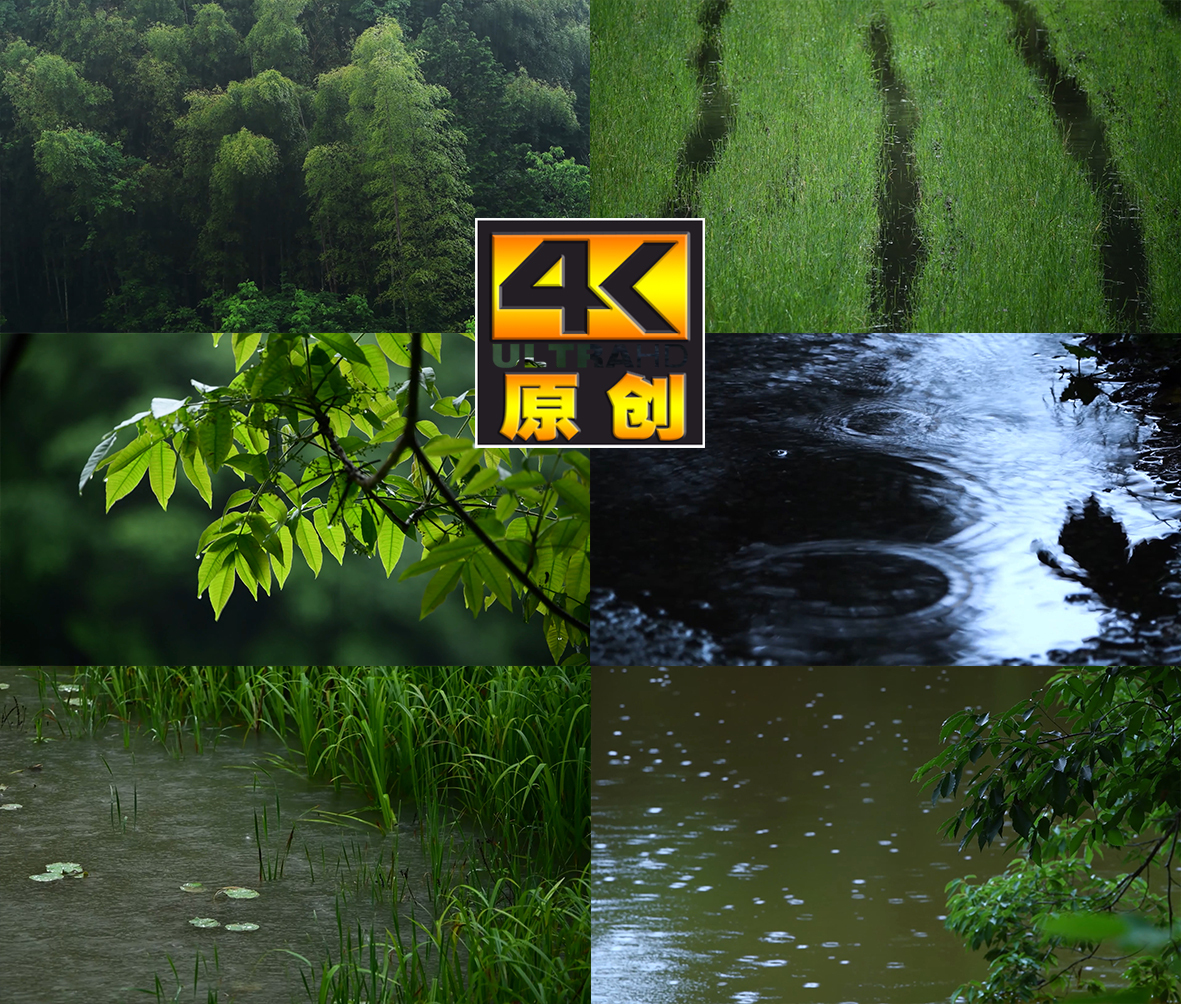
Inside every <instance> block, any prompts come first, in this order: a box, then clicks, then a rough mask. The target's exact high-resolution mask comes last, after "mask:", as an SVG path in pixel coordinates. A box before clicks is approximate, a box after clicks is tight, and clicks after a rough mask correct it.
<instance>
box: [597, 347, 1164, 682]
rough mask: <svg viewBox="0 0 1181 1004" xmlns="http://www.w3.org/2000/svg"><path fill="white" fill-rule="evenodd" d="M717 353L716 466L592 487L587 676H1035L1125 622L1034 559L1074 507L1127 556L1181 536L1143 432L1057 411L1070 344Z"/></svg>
mask: <svg viewBox="0 0 1181 1004" xmlns="http://www.w3.org/2000/svg"><path fill="white" fill-rule="evenodd" d="M707 351H708V353H709V360H708V364H707V366H708V372H709V374H710V381H709V387H708V389H707V397H706V400H707V438H706V448H705V450H704V451H689V450H685V451H668V452H659V451H651V452H649V453H643V454H640V453H639V452H638V451H637V452H631V453H627V452H623V451H620V452H619V453H617V454H611V455H610V458H611V459H610V462H609V463H603V464H601V465H596V466H597V470H596V486H595V496H594V501H593V505H594V513H593V518H594V521H595V527H596V537H595V584H596V587H597V588H596V593H595V612H594V614H595V616H594V620H593V624H592V644H591V660H592V663H595V664H599V665H603V664H628V663H635V664H648V665H655V664H661V663H664V664H678V663H685V662H733V661H756V662H767V663H771V664H778V665H802V664H809V663H814V664H820V665H848V664H863V663H865V664H882V665H904V664H925V665H947V664H953V663H965V664H970V665H995V664H997V663H1000V662H1004V661H1006V660H1013V661H1031V662H1036V663H1044V662H1046V661H1047V653H1051V652H1066V651H1071V650H1074V649H1076V648H1077V647H1079V646H1081V645H1082V644H1083V643H1084V642H1085V640H1086V639H1088V638H1091V637H1093V636H1096V635H1097V634H1099V633H1100V631H1101V629H1104V628H1105V626H1109V625H1110V623H1111V620H1112V618H1113V617H1114V616H1115V615H1113V614H1111V613H1110V611H1109V610H1108V608H1107V607H1105V606H1104V605H1103V604H1101V603H1099V602H1097V601H1096V600H1095V599H1094V597H1091V596H1090V595H1089V594H1088V593H1087V591H1086V590H1085V589H1083V588H1082V587H1081V586H1080V585H1079V584H1078V583H1077V582H1074V581H1070V580H1068V579H1065V578H1063V577H1062V576H1060V575H1057V574H1055V573H1054V572H1053V571H1052V570H1051V569H1050V568H1048V567H1046V565H1044V564H1043V563H1042V561H1040V560H1039V558H1038V554H1037V552H1038V550H1039V549H1041V550H1044V551H1045V552H1046V553H1048V554H1050V555H1055V554H1056V555H1058V556H1060V557H1061V556H1062V555H1061V550H1060V549H1059V547H1058V544H1057V541H1058V536H1059V533H1060V531H1061V529H1062V526H1063V522H1064V520H1065V519H1066V518H1067V515H1068V511H1069V507H1070V506H1071V505H1078V504H1079V503H1081V502H1082V501H1083V500H1085V499H1087V498H1089V497H1090V496H1091V495H1092V494H1094V495H1095V496H1096V498H1097V499H1098V500H1099V503H1100V505H1101V506H1102V507H1103V508H1104V509H1108V510H1110V511H1111V512H1113V513H1114V515H1115V517H1116V518H1117V519H1118V520H1119V521H1120V522H1122V524H1123V525H1124V527H1125V528H1126V530H1127V533H1128V535H1129V537H1130V538H1131V541H1132V542H1133V543H1135V542H1136V541H1138V540H1141V539H1143V538H1147V537H1159V536H1162V535H1163V534H1164V533H1166V532H1167V531H1168V530H1169V529H1170V526H1169V522H1168V521H1170V520H1171V521H1172V526H1173V527H1175V526H1176V525H1177V524H1176V521H1177V516H1178V514H1179V506H1178V504H1177V501H1176V500H1175V499H1171V498H1168V497H1166V496H1165V495H1164V493H1162V492H1161V491H1160V490H1159V489H1157V488H1156V486H1155V485H1154V484H1153V483H1152V482H1151V481H1150V480H1149V479H1148V478H1147V477H1146V476H1144V475H1143V474H1142V473H1140V472H1139V471H1137V469H1136V467H1135V461H1136V447H1137V444H1138V442H1139V441H1140V440H1141V439H1142V438H1143V437H1144V436H1145V435H1147V430H1146V429H1144V428H1142V427H1141V426H1140V424H1139V423H1138V421H1137V420H1136V419H1135V417H1134V416H1132V415H1131V414H1130V413H1128V412H1126V411H1124V410H1121V409H1119V408H1117V407H1115V406H1113V405H1112V404H1111V403H1110V402H1109V400H1108V398H1107V397H1106V396H1104V395H1100V396H1098V397H1096V398H1095V399H1094V400H1092V401H1091V402H1090V403H1089V404H1083V403H1082V402H1080V401H1077V400H1072V401H1065V402H1063V401H1060V400H1058V399H1057V398H1058V396H1059V395H1061V394H1062V392H1063V391H1064V389H1065V388H1066V387H1067V385H1068V380H1067V377H1066V376H1065V375H1064V374H1063V371H1064V370H1067V369H1069V370H1071V371H1073V370H1074V369H1075V360H1074V358H1073V357H1072V356H1070V355H1068V354H1067V353H1066V352H1065V350H1064V349H1063V348H1062V345H1061V336H1057V335H1037V334H1034V335H1012V334H1010V335H977V334H963V335H872V334H871V335H738V336H715V337H714V338H713V339H711V341H710V344H709V347H708V349H707ZM678 656H684V657H685V658H678ZM1050 661H1053V660H1050Z"/></svg>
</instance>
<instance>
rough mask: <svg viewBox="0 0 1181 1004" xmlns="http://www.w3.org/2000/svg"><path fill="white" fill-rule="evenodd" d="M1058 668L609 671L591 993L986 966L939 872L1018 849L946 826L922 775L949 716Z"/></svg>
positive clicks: (939, 973)
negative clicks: (957, 920)
mask: <svg viewBox="0 0 1181 1004" xmlns="http://www.w3.org/2000/svg"><path fill="white" fill-rule="evenodd" d="M1048 675H1049V671H1047V670H1036V669H1013V668H1002V669H990V670H988V671H987V672H980V671H974V670H967V669H952V670H947V669H933V668H920V669H910V668H905V669H903V668H893V669H885V670H870V669H802V668H790V669H787V668H778V667H777V668H773V669H768V668H757V667H756V668H750V667H745V668H738V669H730V670H727V671H725V672H722V671H720V670H718V669H716V668H715V669H698V668H688V669H685V668H681V669H672V670H653V669H650V668H641V669H630V670H597V671H596V672H595V680H594V708H593V717H592V721H593V728H594V732H595V735H594V740H593V750H594V764H593V768H592V769H593V775H594V778H595V787H594V793H593V795H592V827H593V835H592V840H593V847H594V850H593V860H592V918H593V940H592V971H593V974H594V975H593V988H592V993H591V1000H592V1004H634V1002H641V1001H642V1002H644V1004H680V1002H693V1004H713V1002H717V1004H721V1002H730V1004H734V1002H738V1004H755V1002H763V1001H780V1002H784V1004H821V1002H825V1004H828V1002H862V1004H921V1002H937V1001H946V1000H947V999H948V998H949V997H950V995H951V992H952V990H953V989H954V988H955V987H956V986H958V985H960V984H961V983H963V982H965V981H967V980H969V979H978V978H982V977H983V976H984V975H985V973H986V964H985V962H984V961H983V959H982V958H981V953H975V954H972V953H968V952H966V951H965V949H964V946H963V943H962V942H961V941H959V939H957V938H956V937H955V936H954V935H952V934H951V933H949V932H948V931H946V930H945V929H944V927H943V918H944V914H945V913H946V897H945V894H944V886H945V885H946V884H947V882H948V881H950V880H951V879H953V878H956V877H960V876H964V875H966V874H969V873H972V874H975V875H976V876H978V877H979V878H985V877H987V876H989V875H992V874H996V873H998V872H1000V871H1003V870H1004V867H1005V865H1006V864H1007V863H1008V861H1009V856H1008V855H1007V854H1006V852H1005V850H1004V849H1003V848H1001V847H990V848H988V849H987V850H986V851H985V852H983V853H981V852H979V851H978V850H977V849H976V847H975V846H973V847H972V848H970V849H967V850H965V851H964V852H963V853H960V852H959V851H957V845H956V843H954V842H948V841H944V840H942V839H941V838H940V836H939V834H938V832H937V831H938V825H939V824H940V823H941V822H942V821H943V820H944V819H945V818H947V817H948V816H950V815H951V814H952V804H951V803H950V801H947V800H945V801H944V802H942V803H940V804H938V805H936V806H935V807H932V806H931V802H930V798H929V796H926V797H924V794H923V789H921V788H920V787H919V786H918V785H916V784H912V783H911V782H910V777H911V775H912V774H913V772H914V770H915V769H916V768H917V767H919V766H920V765H921V764H923V763H925V762H926V761H927V760H928V759H930V758H931V757H933V756H934V755H935V754H936V753H937V752H938V750H939V743H938V736H939V727H940V724H941V723H942V722H943V720H944V719H945V718H947V716H948V715H950V714H951V713H952V712H953V711H957V710H960V709H962V708H963V707H965V706H973V707H975V706H978V705H982V706H983V707H984V708H988V709H994V708H1005V707H1010V706H1011V705H1013V704H1015V703H1017V702H1018V701H1020V700H1022V699H1023V698H1025V697H1028V696H1029V695H1030V693H1031V692H1032V691H1033V690H1035V689H1037V688H1038V687H1040V686H1041V685H1042V683H1043V681H1044V680H1045V679H1046V678H1047V677H1048ZM1006 832H1007V831H1006Z"/></svg>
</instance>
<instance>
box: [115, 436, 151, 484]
mask: <svg viewBox="0 0 1181 1004" xmlns="http://www.w3.org/2000/svg"><path fill="white" fill-rule="evenodd" d="M154 444H155V437H153V436H152V434H151V433H150V432H141V433H140V434H139V435H138V436H136V437H135V439H133V440H132V441H131V442H130V443H128V444H127V445H126V446H125V447H123V449H121V450H120V451H119V452H118V453H116V454H115V455H114V456H113V457H111V459H110V460H108V461H107V462H106V465H104V466H106V467H107V474H108V475H111V474H114V473H115V471H117V470H119V469H120V468H122V467H126V466H127V465H128V464H130V463H133V462H135V461H136V460H138V459H139V458H140V456H141V455H142V454H145V453H147V452H148V451H149V450H150V449H151V448H152V446H153V445H154Z"/></svg>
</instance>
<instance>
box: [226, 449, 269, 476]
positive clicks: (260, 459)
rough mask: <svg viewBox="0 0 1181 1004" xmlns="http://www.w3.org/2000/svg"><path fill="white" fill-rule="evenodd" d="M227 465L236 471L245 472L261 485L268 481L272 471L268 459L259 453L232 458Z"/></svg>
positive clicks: (240, 454) (241, 454)
mask: <svg viewBox="0 0 1181 1004" xmlns="http://www.w3.org/2000/svg"><path fill="white" fill-rule="evenodd" d="M226 464H227V465H229V466H230V467H232V468H234V470H237V471H245V472H246V473H247V474H249V475H251V477H253V478H254V480H255V481H257V482H258V483H259V484H262V483H264V482H265V481H266V480H267V477H268V475H269V474H270V470H271V468H270V464H268V463H267V458H266V457H264V456H262V455H260V454H258V453H239V454H238V455H237V456H236V457H230V458H229V459H228V460H227V461H226Z"/></svg>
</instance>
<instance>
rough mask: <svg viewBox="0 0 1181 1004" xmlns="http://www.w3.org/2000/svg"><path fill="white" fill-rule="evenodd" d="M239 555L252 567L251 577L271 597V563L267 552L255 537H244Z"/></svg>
mask: <svg viewBox="0 0 1181 1004" xmlns="http://www.w3.org/2000/svg"><path fill="white" fill-rule="evenodd" d="M238 555H239V557H240V558H241V559H243V560H244V561H245V562H246V564H247V565H248V566H249V567H250V573H251V575H252V576H253V577H254V578H255V579H256V580H257V581H258V584H259V585H260V586H262V588H263V589H264V590H265V591H266V593H267V595H268V596H269V595H270V593H271V563H270V560H269V559H268V558H267V555H266V552H265V551H264V550H263V549H262V547H260V546H259V543H258V541H257V540H256V539H255V538H254V537H253V536H249V537H248V536H245V535H243V536H242V539H241V540H240V541H239V542H238Z"/></svg>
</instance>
